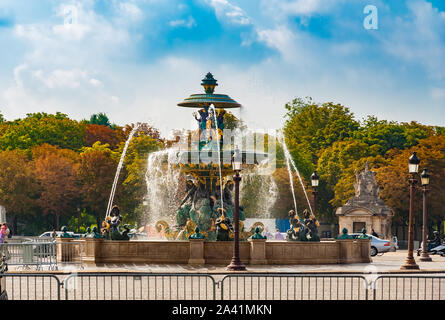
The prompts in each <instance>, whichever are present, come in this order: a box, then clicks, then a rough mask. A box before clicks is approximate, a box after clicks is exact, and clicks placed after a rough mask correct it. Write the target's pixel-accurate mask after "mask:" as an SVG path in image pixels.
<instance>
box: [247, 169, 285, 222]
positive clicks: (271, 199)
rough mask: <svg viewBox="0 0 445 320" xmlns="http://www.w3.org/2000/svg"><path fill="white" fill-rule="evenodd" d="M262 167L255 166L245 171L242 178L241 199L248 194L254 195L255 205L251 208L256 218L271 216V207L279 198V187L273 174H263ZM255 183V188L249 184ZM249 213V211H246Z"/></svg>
mask: <svg viewBox="0 0 445 320" xmlns="http://www.w3.org/2000/svg"><path fill="white" fill-rule="evenodd" d="M260 171H261V168H260V167H255V168H253V169H252V170H249V171H248V172H244V173H243V178H242V180H241V190H240V201H241V202H243V199H244V198H245V197H247V196H249V197H254V199H255V205H254V206H253V207H250V208H249V211H250V212H253V213H254V215H255V218H265V219H268V218H271V212H270V211H271V209H272V208H273V206H274V205H275V202H276V200H277V198H278V187H277V184H276V183H275V179H274V178H273V176H272V175H271V174H267V175H266V174H262V173H261V172H260ZM252 185H254V186H255V188H254V190H252V188H249V187H248V186H252ZM246 213H248V212H246Z"/></svg>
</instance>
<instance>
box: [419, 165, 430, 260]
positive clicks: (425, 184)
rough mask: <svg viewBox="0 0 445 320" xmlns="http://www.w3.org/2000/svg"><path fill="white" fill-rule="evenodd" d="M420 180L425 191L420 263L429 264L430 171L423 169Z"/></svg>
mask: <svg viewBox="0 0 445 320" xmlns="http://www.w3.org/2000/svg"><path fill="white" fill-rule="evenodd" d="M420 180H421V181H422V191H423V226H422V242H423V245H422V255H421V256H420V261H423V262H428V261H432V259H431V257H430V256H429V254H428V243H427V234H428V220H427V209H426V195H427V193H428V185H429V184H430V174H429V173H428V169H427V168H425V169H423V171H422V173H421V174H420Z"/></svg>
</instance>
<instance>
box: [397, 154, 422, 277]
mask: <svg viewBox="0 0 445 320" xmlns="http://www.w3.org/2000/svg"><path fill="white" fill-rule="evenodd" d="M419 163H420V160H419V158H417V153H416V152H414V153H413V154H412V155H411V157H409V159H408V169H409V173H410V174H411V178H410V179H409V226H408V256H407V257H406V260H405V264H404V265H403V266H401V267H400V269H401V270H412V269H419V266H418V265H417V264H416V261H415V260H414V255H413V251H414V225H413V219H414V188H415V185H416V183H417V180H416V174H417V173H418V172H419Z"/></svg>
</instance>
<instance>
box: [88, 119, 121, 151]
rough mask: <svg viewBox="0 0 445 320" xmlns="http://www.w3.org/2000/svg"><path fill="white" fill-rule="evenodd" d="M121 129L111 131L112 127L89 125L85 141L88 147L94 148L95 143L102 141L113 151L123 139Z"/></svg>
mask: <svg viewBox="0 0 445 320" xmlns="http://www.w3.org/2000/svg"><path fill="white" fill-rule="evenodd" d="M120 131H122V130H121V129H111V128H110V127H107V126H104V125H98V124H87V125H86V127H85V133H84V140H85V145H86V146H89V147H90V146H92V145H93V144H94V143H95V142H97V141H100V142H101V143H103V144H105V143H108V144H109V145H110V148H111V149H114V148H116V146H117V144H118V143H119V142H120V141H121V139H122V134H120Z"/></svg>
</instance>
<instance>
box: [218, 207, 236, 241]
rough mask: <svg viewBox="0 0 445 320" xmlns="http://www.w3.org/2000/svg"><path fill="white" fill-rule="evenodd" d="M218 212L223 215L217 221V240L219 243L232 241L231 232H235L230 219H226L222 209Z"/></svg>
mask: <svg viewBox="0 0 445 320" xmlns="http://www.w3.org/2000/svg"><path fill="white" fill-rule="evenodd" d="M218 211H219V212H220V213H221V216H220V217H219V218H218V219H216V221H215V227H216V240H218V241H230V240H232V239H231V238H230V232H233V227H232V223H231V222H230V219H229V218H228V217H226V214H225V212H224V210H223V209H222V208H219V209H218Z"/></svg>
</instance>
